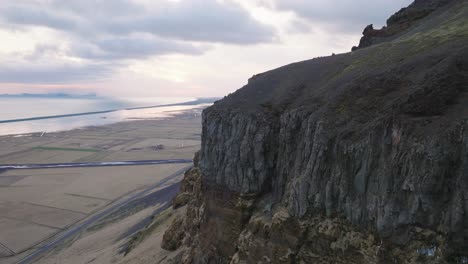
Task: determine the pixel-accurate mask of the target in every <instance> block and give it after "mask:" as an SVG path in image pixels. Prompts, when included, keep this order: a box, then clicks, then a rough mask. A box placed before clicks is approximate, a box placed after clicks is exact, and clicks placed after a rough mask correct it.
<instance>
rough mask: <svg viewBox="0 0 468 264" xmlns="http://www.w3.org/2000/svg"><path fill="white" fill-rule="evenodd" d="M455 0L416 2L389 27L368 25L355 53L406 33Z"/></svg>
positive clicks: (389, 21) (393, 16) (390, 23)
mask: <svg viewBox="0 0 468 264" xmlns="http://www.w3.org/2000/svg"><path fill="white" fill-rule="evenodd" d="M454 1H455V0H415V1H414V2H413V3H412V4H411V5H410V6H408V7H406V8H402V9H401V10H400V11H398V12H397V13H395V14H394V15H392V16H391V17H390V18H389V19H388V20H387V26H384V27H383V28H382V29H374V26H373V25H372V24H371V25H368V26H367V27H366V28H365V29H364V31H363V32H362V34H363V37H362V38H361V41H360V42H359V46H357V47H353V48H352V50H353V51H355V50H357V49H360V48H366V47H369V46H371V45H374V44H378V43H381V42H384V41H389V40H392V39H394V38H396V37H397V36H398V35H399V34H402V33H404V32H405V31H406V30H407V29H408V28H410V27H411V26H413V25H414V24H415V23H417V22H418V21H419V20H421V19H422V18H424V17H426V16H427V15H429V14H430V13H432V12H434V11H435V10H437V9H440V8H441V7H443V6H445V5H447V4H449V3H451V2H454Z"/></svg>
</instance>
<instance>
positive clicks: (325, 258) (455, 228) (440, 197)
mask: <svg viewBox="0 0 468 264" xmlns="http://www.w3.org/2000/svg"><path fill="white" fill-rule="evenodd" d="M421 3H422V1H416V2H415V3H414V4H412V5H411V6H410V7H409V8H408V9H405V10H407V11H408V10H409V11H411V12H409V13H408V12H407V11H405V10H403V11H400V12H399V13H397V15H396V17H398V16H400V17H402V15H401V14H405V12H407V13H406V14H417V16H415V17H413V18H412V19H410V20H411V22H410V23H409V22H408V23H407V22H405V23H407V24H406V26H405V27H399V28H398V30H395V32H393V34H392V35H391V36H388V34H387V33H385V34H387V35H386V37H385V38H384V39H379V40H378V41H374V40H373V39H372V38H370V39H371V40H372V41H368V43H367V44H366V45H364V46H361V47H360V48H359V49H357V50H355V51H353V52H351V53H346V54H340V55H335V56H331V57H325V58H317V59H313V60H309V61H304V62H300V63H295V64H291V65H287V66H284V67H281V68H279V69H276V70H272V71H269V72H266V73H262V74H259V75H255V76H254V77H252V78H251V79H250V80H249V82H248V84H247V85H246V86H245V87H243V88H242V89H240V90H238V91H236V92H235V93H233V94H231V95H229V96H227V97H225V98H224V99H223V100H221V101H219V102H217V103H215V104H214V105H213V106H212V107H210V108H209V109H207V110H205V111H204V115H203V136H202V149H201V151H200V161H199V164H198V168H196V169H194V170H195V171H196V172H194V174H196V175H198V174H200V175H201V176H200V177H201V178H200V183H199V185H200V186H199V187H198V188H192V189H191V191H190V193H191V195H192V200H191V201H190V202H189V205H188V208H187V216H186V218H185V220H184V222H183V224H181V223H182V222H180V221H179V223H178V225H179V228H184V229H185V230H186V234H185V236H184V238H183V240H184V241H183V249H182V253H181V254H180V255H179V259H177V261H180V262H184V263H229V262H231V263H446V262H454V263H468V2H467V1H457V0H451V1H440V3H441V4H437V1H427V2H425V3H426V4H424V3H423V4H421ZM434 3H436V4H434ZM418 10H419V11H420V12H418ZM398 14H399V15H398ZM403 17H404V16H403ZM393 18H394V19H393V20H391V21H393V22H395V16H393ZM405 21H406V20H405ZM388 28H391V25H390V26H389V27H388ZM383 30H385V29H383ZM377 35H378V34H377ZM367 37H369V36H367ZM363 38H366V35H365V36H364V37H363ZM368 40H369V38H368ZM361 44H362V41H361ZM395 261H396V262H395Z"/></svg>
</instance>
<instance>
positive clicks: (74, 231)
mask: <svg viewBox="0 0 468 264" xmlns="http://www.w3.org/2000/svg"><path fill="white" fill-rule="evenodd" d="M165 161H166V163H177V162H175V161H180V162H178V163H189V161H188V160H165ZM135 162H136V161H133V163H135ZM146 162H147V161H146ZM153 162H160V163H145V164H164V162H163V161H161V160H159V161H153ZM191 162H192V161H191V160H190V163H191ZM106 163H108V162H106ZM68 164H70V163H68ZM44 165H45V164H44ZM126 165H128V164H126ZM131 165H138V162H136V164H131ZM22 166H24V165H22ZM83 166H86V165H83ZM105 166H112V165H105ZM116 166H118V165H116ZM190 167H191V165H190V166H187V167H185V168H183V169H181V170H179V171H177V172H175V173H173V174H171V175H169V176H167V177H166V178H164V179H163V180H161V181H159V182H157V183H155V184H153V185H151V186H149V187H148V188H146V189H144V190H142V191H139V192H137V193H135V194H132V195H130V196H129V197H126V198H124V199H123V200H121V201H118V202H116V203H114V204H112V205H111V206H109V207H107V208H105V209H103V210H102V211H100V212H97V213H96V214H94V215H92V216H89V217H88V218H86V219H84V220H83V221H80V222H79V223H77V224H75V225H74V226H72V227H70V228H68V229H67V230H64V231H63V232H60V233H58V234H57V235H55V236H54V237H52V238H51V239H50V240H49V242H46V243H45V244H43V245H40V246H39V247H38V248H37V249H36V250H35V251H33V252H32V253H31V254H29V255H28V256H26V257H25V258H23V259H22V260H20V261H19V262H17V263H20V264H26V263H34V262H35V260H37V259H38V258H40V257H41V256H43V255H44V254H46V253H47V252H49V251H50V250H52V249H54V248H56V247H57V246H60V245H61V244H63V243H64V242H66V241H67V240H68V239H71V238H73V237H74V236H75V235H78V234H79V233H80V232H82V231H85V230H86V229H87V228H89V227H90V226H92V225H93V224H95V223H96V222H98V221H99V220H101V219H103V218H104V217H106V216H108V215H109V214H111V213H112V212H115V211H116V210H119V209H120V208H122V207H123V206H125V205H126V204H128V203H130V202H132V201H134V200H136V199H139V198H142V197H144V196H145V195H147V194H150V193H151V192H152V191H154V190H156V189H158V188H160V187H162V186H163V185H164V184H165V183H167V182H169V181H171V180H173V179H174V178H176V177H177V176H179V175H181V174H182V173H184V172H185V171H186V170H188V169H189V168H190ZM35 168H36V167H35ZM46 168H53V167H46ZM59 168H62V167H59ZM12 169H18V168H12Z"/></svg>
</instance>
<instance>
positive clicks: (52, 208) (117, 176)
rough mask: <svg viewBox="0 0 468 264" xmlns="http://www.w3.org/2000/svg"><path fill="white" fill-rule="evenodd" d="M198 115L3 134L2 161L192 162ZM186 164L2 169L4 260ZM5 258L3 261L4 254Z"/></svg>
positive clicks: (1, 241)
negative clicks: (81, 127) (183, 160)
mask: <svg viewBox="0 0 468 264" xmlns="http://www.w3.org/2000/svg"><path fill="white" fill-rule="evenodd" d="M200 123H201V120H200V115H193V114H191V115H190V116H189V117H187V116H176V117H172V118H169V119H166V120H138V121H130V122H123V123H116V124H112V125H108V126H102V127H89V128H84V129H77V130H71V131H64V132H58V133H51V134H45V135H42V136H41V135H39V134H31V135H23V136H20V137H19V136H3V137H0V165H4V164H41V163H68V162H84V161H86V162H88V161H89V162H102V161H126V160H152V159H168V158H177V159H191V158H192V157H193V154H194V153H195V152H196V151H197V150H198V149H199V147H200V131H201V124H200ZM187 165H188V164H160V165H139V166H119V167H82V168H53V169H22V170H6V171H0V190H1V191H0V263H10V262H9V261H8V260H9V259H11V262H14V261H13V260H14V259H15V258H7V257H11V256H12V255H16V254H21V253H22V252H26V251H27V250H29V249H31V248H34V247H35V246H37V245H38V244H39V243H40V242H42V241H44V240H46V239H48V238H49V237H51V236H53V235H54V234H57V233H59V232H61V231H63V230H65V229H66V228H67V227H69V226H71V225H73V224H75V223H77V222H78V221H80V220H83V219H85V218H87V217H88V216H90V215H93V214H94V213H96V212H99V211H100V210H103V209H104V208H106V207H107V206H110V205H111V204H112V203H113V202H115V201H117V200H119V199H121V198H122V197H125V196H126V195H129V194H131V193H133V192H137V191H139V190H143V189H145V188H146V187H148V186H151V185H153V184H155V183H157V182H159V181H161V180H162V179H164V178H166V177H167V176H169V175H171V174H174V173H176V172H178V171H180V170H181V169H183V168H185V167H186V166H187ZM2 257H3V258H2Z"/></svg>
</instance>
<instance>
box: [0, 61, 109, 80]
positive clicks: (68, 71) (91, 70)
mask: <svg viewBox="0 0 468 264" xmlns="http://www.w3.org/2000/svg"><path fill="white" fill-rule="evenodd" d="M115 67H116V66H112V67H110V66H109V65H103V64H89V65H81V66H78V65H57V66H53V67H51V66H48V67H47V66H45V65H36V66H8V65H0V82H3V83H41V84H53V83H67V82H79V81H87V80H99V79H102V78H105V77H106V76H109V75H110V74H111V73H112V72H113V71H114V70H115Z"/></svg>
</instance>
